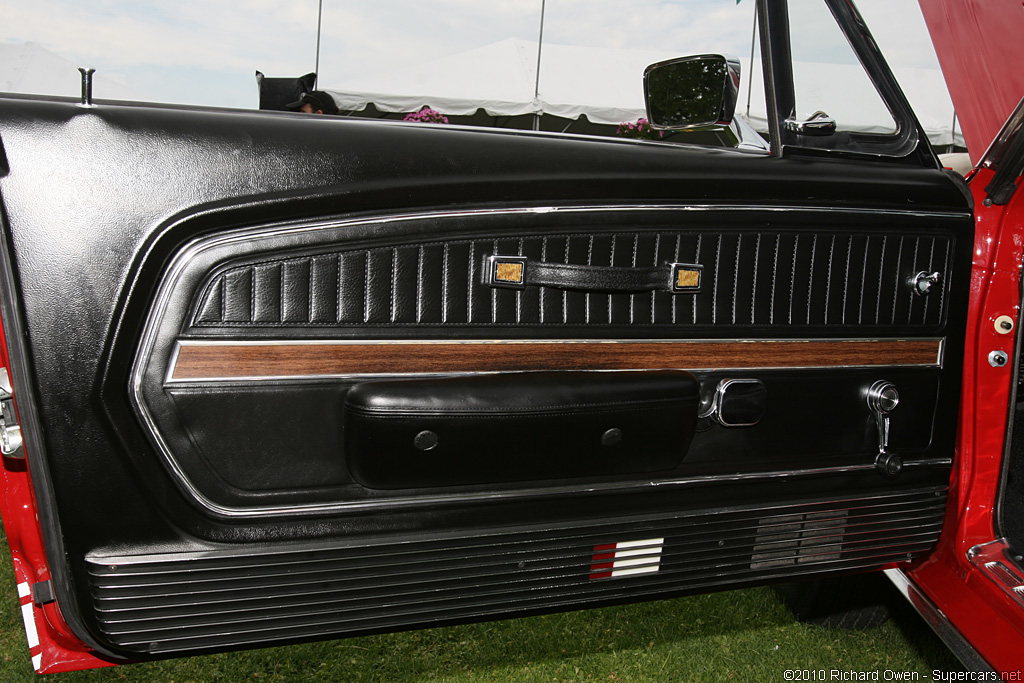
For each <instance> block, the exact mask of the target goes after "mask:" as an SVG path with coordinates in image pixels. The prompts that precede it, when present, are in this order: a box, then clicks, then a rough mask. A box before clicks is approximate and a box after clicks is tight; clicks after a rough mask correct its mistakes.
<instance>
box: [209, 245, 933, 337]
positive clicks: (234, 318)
mask: <svg viewBox="0 0 1024 683" xmlns="http://www.w3.org/2000/svg"><path fill="white" fill-rule="evenodd" d="M487 254H500V255H522V256H528V257H529V258H530V260H531V265H532V262H537V263H555V264H573V265H581V266H606V267H610V266H614V267H617V268H625V267H639V268H648V269H650V268H655V267H659V266H661V267H664V266H665V264H668V263H673V262H684V263H694V264H701V265H703V266H704V272H703V275H702V282H703V286H702V288H701V291H700V292H699V293H695V294H672V293H670V292H667V291H654V292H646V293H642V294H632V295H629V294H614V293H605V292H602V291H595V292H593V293H591V292H579V291H577V292H568V291H564V290H563V289H555V288H553V287H537V288H530V289H528V290H526V291H522V292H519V291H513V290H498V289H492V288H491V287H489V286H487V285H486V284H485V283H484V281H483V278H482V274H481V270H482V266H483V256H484V255H487ZM951 258H952V242H951V239H950V237H949V235H948V234H941V233H935V232H934V231H920V230H916V231H914V232H909V231H905V230H904V231H894V232H891V233H890V232H886V233H875V234H871V233H866V232H860V231H856V232H855V231H834V230H826V229H808V230H801V231H795V230H793V231H778V230H764V231H762V232H749V231H734V230H721V229H719V230H709V231H701V232H697V231H681V230H677V231H663V230H657V231H651V230H644V229H643V228H642V227H641V226H637V227H636V229H635V230H631V231H629V232H625V231H622V230H621V229H620V230H618V231H609V232H601V233H596V232H593V231H591V232H588V233H583V234H581V233H577V234H555V235H537V234H533V235H530V234H528V235H523V236H522V237H520V238H517V239H481V240H448V241H436V240H430V241H420V242H417V243H415V244H404V245H398V246H394V247H385V248H375V249H342V250H337V251H332V252H328V253H319V254H316V255H310V256H302V257H298V258H296V257H287V256H281V257H279V258H275V257H274V256H273V255H272V254H268V255H265V256H264V257H263V258H262V259H260V260H259V261H258V262H254V263H245V264H239V265H236V266H230V267H229V268H228V269H227V270H225V271H223V272H220V273H218V274H216V275H214V276H212V280H211V281H210V282H209V283H208V284H207V285H206V286H205V288H204V289H203V290H202V293H201V294H200V297H201V298H200V301H199V302H198V303H197V306H196V308H197V312H196V314H195V317H194V319H193V321H192V322H193V326H194V327H195V328H197V331H202V330H204V329H211V328H217V327H230V328H247V329H259V328H268V329H272V328H304V327H305V328H310V327H312V328H324V327H336V326H343V327H352V326H369V327H383V328H394V327H404V326H409V325H417V324H419V325H423V324H430V325H441V326H467V325H468V326H486V325H502V324H508V323H516V324H520V325H541V326H557V325H585V326H588V327H600V326H608V325H622V324H630V325H652V326H662V327H669V326H675V325H686V326H688V327H689V326H694V325H696V326H715V327H716V328H723V327H724V328H737V327H752V326H766V325H767V326H770V325H774V326H779V327H785V328H792V327H830V328H837V329H839V328H848V329H865V328H868V327H870V328H876V329H877V328H886V327H888V328H893V327H900V328H904V327H910V328H918V329H922V328H929V327H930V328H933V329H935V328H938V327H939V326H940V325H941V323H942V321H943V317H944V311H945V295H944V291H945V289H946V288H945V287H944V288H943V290H942V291H939V292H936V296H930V297H928V298H924V297H920V296H917V295H915V294H914V288H913V286H912V285H911V284H910V282H909V279H910V277H912V276H913V275H914V274H915V273H917V272H920V271H927V272H929V273H930V272H933V271H939V272H940V273H949V272H950V268H951V265H952V262H951ZM666 273H667V270H666ZM664 279H666V280H667V279H668V276H667V274H666V276H665V278H664ZM594 284H595V283H588V282H587V281H586V280H585V279H584V280H579V281H578V282H576V283H575V284H574V286H573V288H574V289H587V288H588V287H590V286H593V285H594ZM597 289H598V290H600V289H601V288H600V287H598V288H597Z"/></svg>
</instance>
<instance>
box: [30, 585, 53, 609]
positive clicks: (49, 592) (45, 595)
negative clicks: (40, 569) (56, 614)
mask: <svg viewBox="0 0 1024 683" xmlns="http://www.w3.org/2000/svg"><path fill="white" fill-rule="evenodd" d="M56 599H57V595H56V593H54V592H53V581H51V580H50V579H47V580H46V581H39V582H37V583H33V584H32V602H33V603H34V604H35V606H36V607H42V606H43V605H48V604H49V603H51V602H54V601H55V600H56Z"/></svg>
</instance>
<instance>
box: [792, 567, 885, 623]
mask: <svg viewBox="0 0 1024 683" xmlns="http://www.w3.org/2000/svg"><path fill="white" fill-rule="evenodd" d="M774 588H775V592H776V593H777V594H778V595H779V597H780V598H782V601H783V602H784V603H785V604H786V607H788V608H789V610H790V611H791V612H792V613H793V616H795V617H796V618H797V620H798V621H802V622H805V623H809V624H817V625H819V626H824V627H826V628H842V629H851V630H862V629H867V628H873V627H875V626H881V625H882V624H884V623H885V622H886V621H887V620H888V619H889V600H890V599H891V597H892V595H893V590H892V586H891V585H890V584H889V580H888V579H887V578H885V576H884V575H883V574H882V573H881V572H874V573H871V574H855V575H850V576H830V577H828V578H824V579H810V580H807V581H798V582H793V583H784V584H779V585H777V586H774Z"/></svg>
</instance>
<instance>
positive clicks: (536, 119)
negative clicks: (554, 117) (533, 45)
mask: <svg viewBox="0 0 1024 683" xmlns="http://www.w3.org/2000/svg"><path fill="white" fill-rule="evenodd" d="M322 1H323V0H321V2H322ZM546 4H547V0H540V35H539V36H538V37H537V79H536V80H535V81H534V83H533V101H534V104H537V105H539V104H540V51H541V48H542V47H543V46H544V6H545V5H546ZM533 129H534V130H540V112H539V111H538V112H535V113H534V114H533Z"/></svg>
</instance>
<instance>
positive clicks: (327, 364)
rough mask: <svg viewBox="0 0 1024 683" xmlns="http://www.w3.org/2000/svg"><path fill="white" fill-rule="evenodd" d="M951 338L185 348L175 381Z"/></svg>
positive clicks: (868, 351)
mask: <svg viewBox="0 0 1024 683" xmlns="http://www.w3.org/2000/svg"><path fill="white" fill-rule="evenodd" d="M941 349H942V341H941V340H938V339H925V340H882V341H875V340H871V341H869V340H854V341H849V340H837V341H820V340H819V341H721V342H718V341H708V342H661V341H643V342H632V341H611V342H600V341H586V342H558V341H525V342H518V341H517V342H509V341H485V342H475V341H474V342H376V343H374V342H367V343H334V342H313V343H309V342H280V343H258V342H257V343H244V342H229V343H217V342H188V341H184V342H181V343H180V346H179V348H178V353H177V354H176V358H175V360H174V364H173V367H172V368H171V370H170V373H169V374H168V377H169V380H170V381H172V382H181V381H195V380H217V379H224V380H229V379H244V378H268V377H281V378H286V377H327V376H339V375H342V376H344V375H382V374H383V375H403V374H423V373H460V372H505V371H516V370H632V369H654V368H682V369H686V370H712V369H751V368H762V369H763V368H825V367H888V366H938V365H939V363H940V360H941V358H940V353H941Z"/></svg>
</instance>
